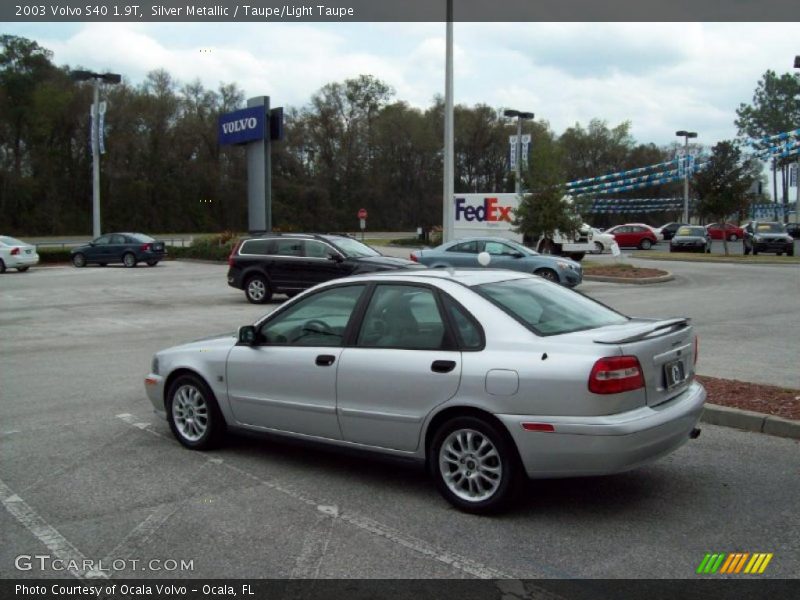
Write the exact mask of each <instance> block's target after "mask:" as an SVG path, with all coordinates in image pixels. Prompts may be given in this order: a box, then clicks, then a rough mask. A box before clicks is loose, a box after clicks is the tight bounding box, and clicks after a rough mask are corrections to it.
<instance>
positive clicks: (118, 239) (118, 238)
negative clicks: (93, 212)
mask: <svg viewBox="0 0 800 600" xmlns="http://www.w3.org/2000/svg"><path fill="white" fill-rule="evenodd" d="M110 243H112V244H124V243H125V236H124V235H119V234H115V235H112V236H111V242H110Z"/></svg>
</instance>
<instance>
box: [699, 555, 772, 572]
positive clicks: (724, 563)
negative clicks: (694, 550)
mask: <svg viewBox="0 0 800 600" xmlns="http://www.w3.org/2000/svg"><path fill="white" fill-rule="evenodd" d="M772 557H773V554H772V553H767V552H756V553H753V554H751V553H750V552H731V553H730V554H726V553H724V552H722V553H714V554H712V553H707V554H706V555H705V556H704V557H703V560H702V561H700V565H699V566H698V567H697V571H696V573H697V574H698V575H714V574H716V573H719V574H720V575H732V574H739V573H745V574H750V575H760V574H761V573H763V572H764V571H766V569H767V565H768V564H769V562H770V561H771V560H772ZM745 565H747V566H745ZM742 569H744V571H742Z"/></svg>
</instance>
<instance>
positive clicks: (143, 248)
mask: <svg viewBox="0 0 800 600" xmlns="http://www.w3.org/2000/svg"><path fill="white" fill-rule="evenodd" d="M139 250H141V251H142V252H149V251H150V244H142V245H141V246H140V247H139Z"/></svg>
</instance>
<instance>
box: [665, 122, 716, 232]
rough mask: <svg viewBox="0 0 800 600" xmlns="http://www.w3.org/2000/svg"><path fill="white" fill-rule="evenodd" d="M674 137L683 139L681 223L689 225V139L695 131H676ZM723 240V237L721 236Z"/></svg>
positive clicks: (695, 134) (695, 133)
mask: <svg viewBox="0 0 800 600" xmlns="http://www.w3.org/2000/svg"><path fill="white" fill-rule="evenodd" d="M675 135H677V136H678V137H682V138H683V157H682V158H681V160H682V161H683V222H684V223H686V224H687V225H688V224H689V169H688V166H689V138H696V137H697V132H696V131H685V130H683V129H681V130H680V131H676V132H675ZM723 238H724V235H723Z"/></svg>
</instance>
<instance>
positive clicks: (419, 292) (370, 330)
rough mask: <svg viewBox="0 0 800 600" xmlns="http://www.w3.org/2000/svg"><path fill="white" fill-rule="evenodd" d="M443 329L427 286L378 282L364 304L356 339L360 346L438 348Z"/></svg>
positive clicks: (441, 341)
mask: <svg viewBox="0 0 800 600" xmlns="http://www.w3.org/2000/svg"><path fill="white" fill-rule="evenodd" d="M446 335H447V329H446V328H445V324H444V320H443V319H442V315H441V313H440V312H439V307H438V305H437V303H436V296H435V295H434V293H433V291H432V290H430V289H429V288H425V287H419V286H413V285H389V284H386V285H378V286H377V287H376V288H375V293H374V294H373V295H372V298H371V300H370V303H369V306H368V307H367V311H366V314H365V315H364V320H363V322H362V324H361V331H360V332H359V335H358V341H357V342H356V343H357V345H358V346H360V347H368V348H398V349H403V350H440V349H442V348H444V347H445V346H446V345H447V340H446V339H445V338H446Z"/></svg>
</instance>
